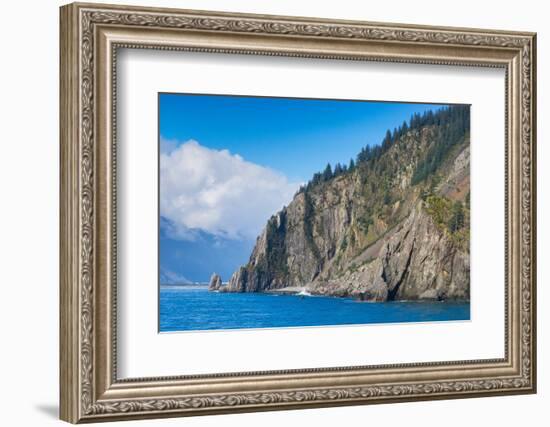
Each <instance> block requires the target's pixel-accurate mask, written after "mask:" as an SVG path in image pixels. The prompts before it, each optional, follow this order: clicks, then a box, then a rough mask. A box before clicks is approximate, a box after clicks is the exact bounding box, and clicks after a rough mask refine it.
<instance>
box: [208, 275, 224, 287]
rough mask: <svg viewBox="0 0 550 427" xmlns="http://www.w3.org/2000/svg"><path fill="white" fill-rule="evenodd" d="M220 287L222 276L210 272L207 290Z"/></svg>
mask: <svg viewBox="0 0 550 427" xmlns="http://www.w3.org/2000/svg"><path fill="white" fill-rule="evenodd" d="M221 287H222V278H221V277H220V275H219V274H216V273H214V274H212V276H211V277H210V283H209V284H208V290H209V291H219V290H220V288H221Z"/></svg>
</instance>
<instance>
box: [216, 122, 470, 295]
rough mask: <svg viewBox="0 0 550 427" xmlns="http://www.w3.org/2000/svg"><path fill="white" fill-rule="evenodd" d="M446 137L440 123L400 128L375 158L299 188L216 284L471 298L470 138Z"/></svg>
mask: <svg viewBox="0 0 550 427" xmlns="http://www.w3.org/2000/svg"><path fill="white" fill-rule="evenodd" d="M443 130H444V129H443ZM446 134H448V132H447V133H445V132H442V125H437V124H434V125H430V126H423V127H421V128H419V129H412V130H408V131H403V132H402V135H400V136H399V138H395V140H394V141H393V143H392V144H391V145H390V146H389V147H386V148H385V150H384V151H382V152H381V154H380V153H378V155H377V156H372V158H370V159H367V160H365V161H363V162H360V163H358V164H357V166H356V167H354V168H353V169H350V170H346V171H345V172H344V173H341V174H339V175H337V176H331V177H330V178H328V179H325V180H323V181H322V182H316V183H315V184H314V185H308V186H307V187H306V188H304V189H302V190H301V191H299V192H298V193H297V194H296V195H295V197H294V199H293V200H292V202H291V203H290V204H289V205H288V206H287V207H285V208H284V209H282V210H281V211H280V212H278V213H276V214H275V215H273V216H272V217H271V218H270V219H269V221H268V222H267V224H266V226H265V228H264V230H263V231H262V233H261V235H260V236H259V237H258V239H257V241H256V245H255V247H254V250H253V252H252V254H251V256H250V260H249V262H248V264H246V265H244V266H242V267H240V268H239V269H238V270H237V271H236V272H235V273H234V274H233V276H232V277H231V279H230V280H229V283H228V284H227V285H224V286H221V285H219V286H216V288H217V289H218V290H219V291H222V292H224V291H225V292H264V291H273V290H277V289H282V288H286V287H301V288H306V289H307V290H308V291H309V292H311V293H312V294H322V295H334V296H354V297H357V298H360V299H364V300H369V301H370V300H372V301H387V300H401V299H453V298H456V299H469V282H470V280H469V274H470V265H469V200H468V199H469V162H470V157H469V138H468V135H467V132H462V133H458V134H457V133H456V132H455V134H454V135H453V137H454V138H455V141H454V142H453V143H452V144H450V143H448V140H446V139H445V138H444V137H443V136H444V135H446ZM442 135H443V136H442ZM441 144H445V145H444V146H443V148H444V149H441V148H440V145H441ZM434 153H435V154H434ZM434 156H437V157H434ZM434 158H437V159H438V163H434V160H433V159H434ZM425 171H428V172H429V173H426V172H425ZM424 175H425V176H424ZM220 282H221V280H220Z"/></svg>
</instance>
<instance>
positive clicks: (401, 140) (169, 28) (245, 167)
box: [60, 4, 536, 423]
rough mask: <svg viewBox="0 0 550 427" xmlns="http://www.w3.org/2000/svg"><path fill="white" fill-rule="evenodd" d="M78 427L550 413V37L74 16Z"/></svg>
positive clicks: (67, 147)
mask: <svg viewBox="0 0 550 427" xmlns="http://www.w3.org/2000/svg"><path fill="white" fill-rule="evenodd" d="M60 51H61V84H60V88H61V94H60V96H61V98H60V99H61V112H60V123H61V124H60V134H61V166H62V171H61V239H60V242H61V248H60V251H61V283H60V295H61V296H60V298H61V301H60V307H61V312H60V324H61V331H60V337H61V344H60V345H61V348H60V372H61V378H60V383H61V402H60V406H61V411H60V412H61V418H62V419H63V420H65V421H69V422H72V423H78V422H91V421H110V420H123V419H130V418H154V417H168V416H188V415H201V414H216V413H228V412H244V411H259V410H262V411H263V410H276V409H279V410H280V409H297V408H308V407H320V406H330V405H355V404H369V403H386V402H402V401H411V400H430V399H442V398H462V397H479V396H488V395H496V394H520V393H534V392H535V390H536V335H535V332H536V331H535V325H536V321H535V314H536V312H535V294H536V287H535V279H536V277H535V271H536V264H535V263H536V254H535V246H536V245H535V235H536V233H535V231H536V218H535V216H536V182H535V176H536V173H535V166H536V165H535V155H536V150H535V148H536V147H535V131H536V129H535V122H536V120H535V119H536V118H535V105H536V103H535V82H536V78H535V71H536V62H535V59H536V46H535V34H533V33H519V32H507V31H494V30H479V29H459V28H438V27H422V26H412V25H402V24H381V23H369V22H352V21H330V20H322V19H312V18H296V17H280V16H261V15H243V14H230V13H217V12H204V11H189V10H174V9H157V8H141V7H126V6H110V5H93V4H71V5H67V6H63V7H62V8H61V49H60Z"/></svg>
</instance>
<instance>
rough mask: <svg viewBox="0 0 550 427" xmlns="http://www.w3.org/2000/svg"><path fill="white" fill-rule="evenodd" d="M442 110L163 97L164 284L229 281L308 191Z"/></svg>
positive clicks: (161, 233) (417, 106) (370, 104)
mask: <svg viewBox="0 0 550 427" xmlns="http://www.w3.org/2000/svg"><path fill="white" fill-rule="evenodd" d="M440 107H441V105H434V104H412V103H409V104H407V103H390V102H364V101H360V102H358V101H338V100H310V99H308V100H303V99H290V98H261V97H239V96H216V95H185V94H160V95H159V120H160V123H159V133H160V135H159V136H160V143H161V150H160V162H159V163H160V171H159V176H160V194H159V201H160V214H161V221H160V224H161V227H160V228H161V229H160V230H159V236H160V237H159V239H160V271H161V283H170V282H172V283H174V282H180V283H181V282H183V281H185V280H189V281H193V282H205V281H208V279H209V277H210V275H211V274H212V273H214V272H216V273H219V274H221V276H222V280H223V281H227V280H229V277H230V275H231V274H232V272H234V271H235V270H237V268H238V267H239V266H240V265H242V264H245V263H246V262H247V261H248V259H249V256H250V252H251V250H252V248H253V246H254V242H255V240H256V237H257V236H258V235H259V234H260V232H261V230H262V228H263V227H264V226H265V223H266V221H267V219H269V217H270V216H271V215H273V214H274V213H276V212H277V211H278V210H280V209H281V208H282V207H283V206H284V205H288V203H290V201H291V200H292V197H293V195H294V194H295V192H296V190H297V189H298V188H299V186H300V184H303V183H305V182H306V181H308V180H309V179H310V178H311V177H312V175H313V174H314V173H315V172H318V171H322V170H323V169H324V168H325V166H326V164H327V162H330V163H331V164H332V165H334V164H335V163H336V162H340V163H345V164H347V163H348V162H349V160H350V158H354V159H355V157H356V155H357V153H358V152H359V151H360V150H361V148H363V147H364V146H365V145H376V144H379V143H380V142H381V140H382V139H383V137H384V135H385V133H386V130H387V129H390V130H393V128H394V127H397V126H399V125H401V124H402V123H403V121H404V120H406V121H409V119H410V117H411V115H412V114H413V113H415V112H419V113H422V112H424V111H426V110H429V109H432V110H436V109H438V108H440Z"/></svg>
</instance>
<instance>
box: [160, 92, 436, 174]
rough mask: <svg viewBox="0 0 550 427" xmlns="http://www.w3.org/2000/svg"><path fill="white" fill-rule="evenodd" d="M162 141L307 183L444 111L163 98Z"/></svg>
mask: <svg viewBox="0 0 550 427" xmlns="http://www.w3.org/2000/svg"><path fill="white" fill-rule="evenodd" d="M159 107H160V111H161V116H160V135H161V137H162V138H165V139H168V140H177V141H180V142H183V141H187V140H189V139H194V140H196V141H198V142H199V143H200V144H201V145H203V146H206V147H209V148H212V149H218V150H221V149H228V150H229V151H230V152H231V153H233V154H239V155H240V156H241V157H243V158H244V159H245V160H247V161H250V162H252V163H256V164H259V165H262V166H268V167H270V168H273V169H275V170H278V171H280V172H282V173H284V174H285V175H286V176H287V177H288V178H289V180H291V181H307V180H308V179H310V178H311V176H312V175H313V173H315V172H317V171H320V170H322V169H324V167H325V166H326V163H327V162H328V161H330V162H331V163H332V164H334V163H336V162H340V163H346V164H347V163H348V162H349V159H350V158H352V157H353V158H355V156H356V155H357V153H358V152H359V151H360V150H361V148H362V147H364V146H365V145H367V144H369V145H376V144H379V143H380V142H381V140H382V138H383V137H384V135H385V133H386V130H387V129H393V128H394V127H396V126H398V125H400V124H401V123H402V122H403V120H407V121H408V120H409V118H410V116H411V114H413V113H414V112H421V113H422V112H424V111H426V110H429V109H437V108H439V107H441V105H435V104H413V103H394V102H364V101H342V100H314V99H307V100H303V99H293V98H261V97H242V96H223V95H222V96H216V95H186V94H166V93H164V94H160V95H159Z"/></svg>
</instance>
